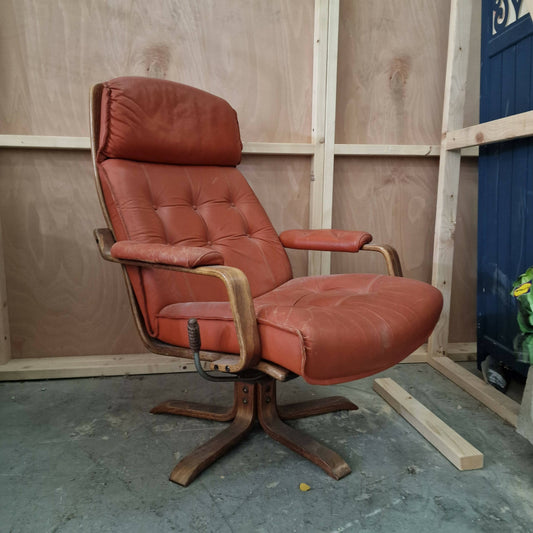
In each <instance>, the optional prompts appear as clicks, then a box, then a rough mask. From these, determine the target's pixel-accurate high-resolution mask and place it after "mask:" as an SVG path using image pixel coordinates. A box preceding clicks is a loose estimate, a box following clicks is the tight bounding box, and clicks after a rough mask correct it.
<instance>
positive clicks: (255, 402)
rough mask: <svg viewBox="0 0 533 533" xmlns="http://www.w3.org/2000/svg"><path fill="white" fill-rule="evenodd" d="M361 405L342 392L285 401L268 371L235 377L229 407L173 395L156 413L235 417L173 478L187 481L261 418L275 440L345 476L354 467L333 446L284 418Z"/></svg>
mask: <svg viewBox="0 0 533 533" xmlns="http://www.w3.org/2000/svg"><path fill="white" fill-rule="evenodd" d="M354 409H357V406H356V405H355V404H354V403H352V402H350V401H349V400H347V399H346V398H343V397H342V396H332V397H330V398H323V399H318V400H310V401H307V402H302V403H295V404H290V405H285V406H281V405H280V406H278V405H277V401H276V382H275V380H274V379H272V378H267V377H265V378H264V379H262V380H261V381H258V382H257V383H243V382H236V383H235V401H234V404H233V406H232V407H231V408H229V409H224V408H220V407H218V406H214V405H207V404H200V403H194V402H186V401H177V400H169V401H167V402H163V403H162V404H159V405H158V406H156V407H154V408H153V409H152V410H151V412H152V413H155V414H172V415H182V416H191V417H194V418H204V419H208V420H216V421H219V422H228V421H230V420H232V423H231V425H230V426H229V427H228V428H226V429H225V430H224V431H222V432H221V433H219V434H218V435H216V436H215V437H213V438H212V439H211V440H209V441H208V442H206V443H205V444H203V445H202V446H200V447H198V448H196V449H195V450H194V451H193V452H191V453H190V454H189V455H187V457H185V458H184V459H182V460H181V461H180V462H179V463H178V464H177V465H176V467H175V468H174V470H173V471H172V473H171V474H170V480H171V481H173V482H175V483H178V484H180V485H183V486H184V487H186V486H187V485H189V483H191V481H193V480H194V479H195V478H196V476H198V475H199V474H200V473H201V472H202V471H203V470H205V469H206V468H207V467H208V466H209V465H210V464H211V463H213V462H214V461H216V460H217V459H218V458H219V457H222V455H224V454H225V453H226V452H227V451H228V450H230V449H231V448H233V447H234V446H235V445H236V444H237V443H238V442H239V441H240V440H241V439H242V438H243V437H244V436H245V435H246V434H247V433H248V432H249V431H250V430H251V429H252V428H253V426H254V424H255V422H256V421H258V422H259V423H260V424H261V427H262V428H263V429H264V430H265V432H266V433H267V434H268V435H270V437H272V438H273V439H274V440H277V441H278V442H281V443H282V444H284V445H285V446H287V447H288V448H290V449H291V450H293V451H295V452H296V453H299V454H300V455H302V456H303V457H305V458H307V459H309V460H310V461H312V462H313V463H315V464H316V465H318V466H319V467H320V468H322V470H324V471H325V472H326V473H327V474H328V475H330V476H331V477H332V478H334V479H341V478H343V477H344V476H346V475H348V474H349V473H350V472H351V470H350V467H349V466H348V464H347V463H346V462H345V461H344V459H342V457H340V456H339V455H337V454H336V453H335V452H334V451H332V450H330V449H329V448H326V447H325V446H323V445H322V444H320V443H319V442H317V441H315V440H314V439H312V438H311V437H309V436H308V435H306V434H305V433H302V432H301V431H298V430H296V429H294V428H292V427H290V426H289V425H287V424H285V423H284V422H283V420H291V419H297V418H305V417H307V416H312V415H319V414H324V413H331V412H334V411H341V410H354Z"/></svg>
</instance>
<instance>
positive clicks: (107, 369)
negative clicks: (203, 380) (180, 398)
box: [0, 353, 196, 381]
mask: <svg viewBox="0 0 533 533" xmlns="http://www.w3.org/2000/svg"><path fill="white" fill-rule="evenodd" d="M195 371H196V369H195V367H194V363H193V362H192V361H191V360H189V359H182V358H179V357H167V356H165V355H156V354H152V353H137V354H124V355H86V356H79V357H34V358H24V359H11V360H10V361H9V362H7V363H6V364H4V365H0V381H20V380H29V379H55V378H81V377H97V376H122V375H124V374H132V375H135V374H166V373H173V372H195Z"/></svg>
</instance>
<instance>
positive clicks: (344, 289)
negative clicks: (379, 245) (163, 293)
mask: <svg viewBox="0 0 533 533" xmlns="http://www.w3.org/2000/svg"><path fill="white" fill-rule="evenodd" d="M254 305H255V309H256V314H257V319H258V323H259V334H260V337H261V348H262V354H263V358H264V359H267V360H269V361H272V362H273V363H277V364H279V365H281V366H283V367H285V368H288V369H289V370H291V371H292V372H294V373H296V374H299V375H301V376H303V377H304V379H305V380H306V381H308V382H309V383H315V384H322V385H327V384H333V383H342V382H346V381H351V380H353V379H358V378H362V377H366V376H369V375H372V374H374V373H377V372H380V371H382V370H385V369H386V368H389V367H391V366H393V365H394V364H396V363H398V362H399V361H401V360H402V359H404V358H405V357H407V356H408V355H409V354H410V353H412V352H413V351H414V350H415V349H416V348H418V347H419V346H420V345H422V344H423V343H424V342H425V341H426V339H427V337H428V336H429V334H430V333H431V331H432V329H433V327H434V325H435V323H436V321H437V319H438V317H439V315H440V311H441V308H442V295H441V293H440V292H439V291H438V290H437V289H435V288H434V287H431V286H430V285H427V284H426V283H422V282H419V281H416V280H411V279H407V278H398V277H392V276H383V275H377V274H344V275H334V276H319V277H308V278H295V279H293V280H290V281H288V282H287V283H284V284H283V285H281V286H280V287H278V288H277V289H275V290H273V291H271V292H269V293H268V294H265V295H263V296H260V297H258V298H255V300H254ZM191 316H194V317H196V318H197V320H198V323H199V325H200V330H201V336H202V348H204V349H206V350H216V349H218V350H223V351H227V352H232V353H238V351H239V347H238V342H237V338H236V335H235V329H234V326H233V322H232V316H231V311H230V308H229V305H228V304H227V303H223V302H211V303H205V302H204V303H202V302H200V303H187V304H179V303H177V304H173V305H170V306H167V307H165V308H163V309H162V310H161V311H160V312H159V314H158V318H159V331H160V338H161V339H162V340H164V341H166V342H170V343H173V344H174V343H175V344H180V345H187V319H188V318H189V317H191Z"/></svg>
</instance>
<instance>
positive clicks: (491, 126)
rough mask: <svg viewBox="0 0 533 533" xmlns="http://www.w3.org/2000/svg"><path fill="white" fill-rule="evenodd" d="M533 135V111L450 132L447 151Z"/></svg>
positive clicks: (447, 137)
mask: <svg viewBox="0 0 533 533" xmlns="http://www.w3.org/2000/svg"><path fill="white" fill-rule="evenodd" d="M532 135H533V111H526V112H525V113H518V114H517V115H511V116H509V117H504V118H499V119H497V120H491V121H490V122H483V123H481V124H477V125H476V126H470V127H468V128H462V129H460V130H455V131H450V132H448V133H447V135H446V141H445V146H446V149H447V150H458V149H460V148H467V147H470V146H481V145H484V144H491V143H495V142H501V141H509V140H511V139H520V138H522V137H530V136H532Z"/></svg>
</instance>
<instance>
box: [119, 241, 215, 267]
mask: <svg viewBox="0 0 533 533" xmlns="http://www.w3.org/2000/svg"><path fill="white" fill-rule="evenodd" d="M111 255H112V256H113V257H114V258H115V259H126V260H130V261H144V262H146V263H160V264H163V265H172V266H180V267H184V268H195V267H198V266H204V265H223V264H224V258H223V257H222V255H221V254H220V253H219V252H217V251H216V250H211V249H209V248H201V247H196V246H182V245H179V244H155V243H143V242H134V241H118V242H116V243H115V244H113V246H112V247H111Z"/></svg>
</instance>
